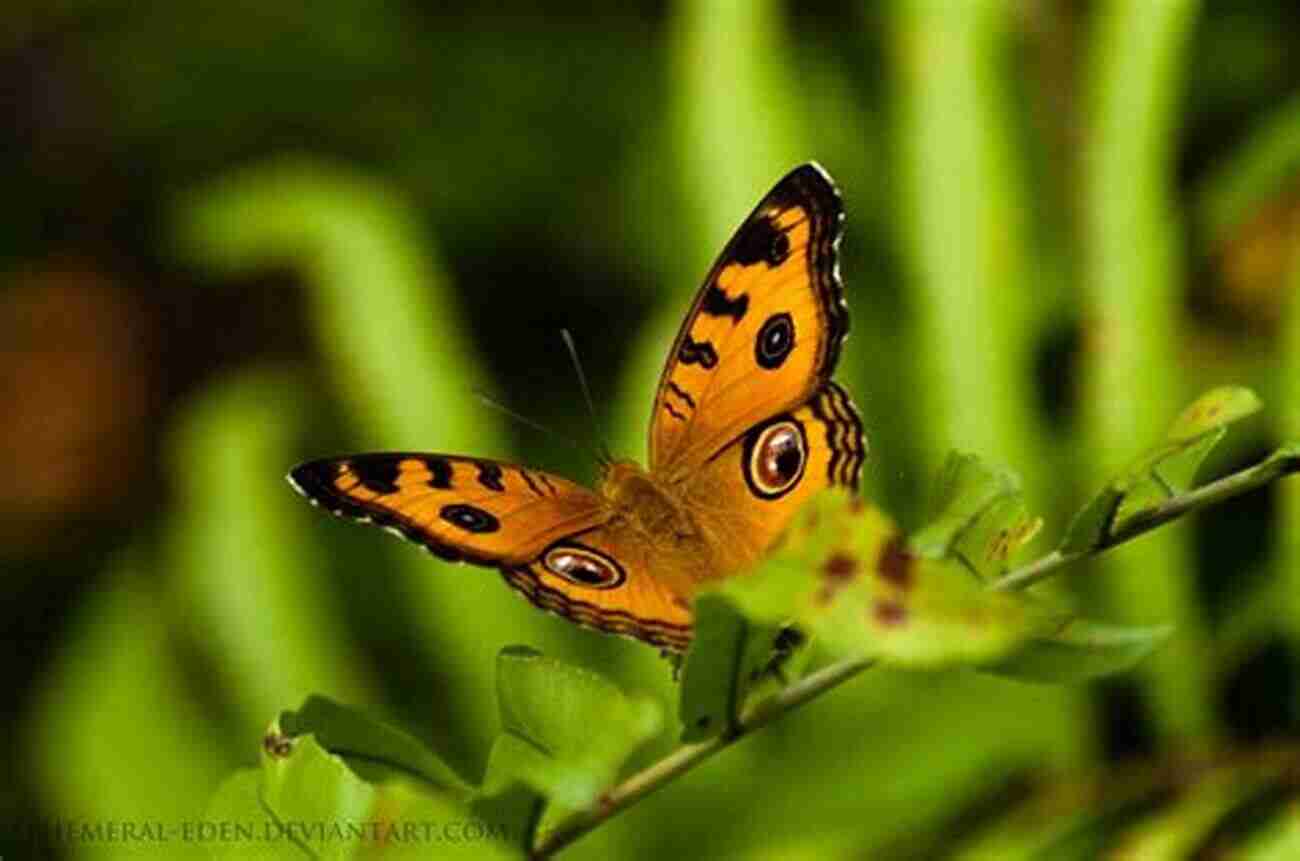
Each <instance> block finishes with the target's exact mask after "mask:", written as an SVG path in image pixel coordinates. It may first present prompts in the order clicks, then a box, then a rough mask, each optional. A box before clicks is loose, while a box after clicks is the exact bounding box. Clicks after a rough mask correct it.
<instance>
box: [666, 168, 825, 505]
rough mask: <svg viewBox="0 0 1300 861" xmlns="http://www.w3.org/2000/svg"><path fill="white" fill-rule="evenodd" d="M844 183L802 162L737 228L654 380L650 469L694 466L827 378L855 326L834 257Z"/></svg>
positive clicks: (670, 475)
mask: <svg viewBox="0 0 1300 861" xmlns="http://www.w3.org/2000/svg"><path fill="white" fill-rule="evenodd" d="M842 221H843V206H842V204H841V202H840V196H839V192H838V191H837V190H836V188H835V186H834V184H832V182H831V180H830V178H829V177H828V176H827V175H826V173H825V172H824V171H823V170H822V169H821V168H820V167H818V166H817V165H815V164H811V163H810V164H805V165H802V166H801V167H798V168H795V169H794V170H793V171H791V172H790V173H789V174H787V175H786V176H785V177H784V178H783V179H782V180H781V181H780V182H778V183H777V184H776V186H775V187H774V188H773V189H772V190H771V191H770V192H768V194H767V196H765V197H764V198H763V199H762V200H761V201H760V202H759V204H758V206H757V207H755V209H754V211H753V212H752V213H751V214H750V215H749V217H748V218H746V219H745V221H744V222H743V223H742V224H741V225H740V227H739V228H738V229H737V230H736V233H735V235H734V236H732V238H731V241H730V242H728V243H727V246H726V248H725V249H723V251H722V254H721V255H720V256H719V257H718V260H717V262H716V263H714V264H713V268H712V269H711V270H710V271H709V275H708V277H707V278H706V279H705V281H704V286H703V287H701V288H700V292H699V294H698V295H697V296H696V299H695V304H694V305H693V306H692V307H691V311H690V313H689V314H688V315H687V317H686V320H685V322H684V323H683V324H682V328H681V331H680V332H678V335H677V340H676V341H675V342H674V344H673V348H672V351H671V352H670V353H669V355H668V362H667V365H666V366H665V367H664V371H663V374H662V375H661V376H660V379H659V388H658V390H657V392H656V394H655V403H654V412H653V414H652V418H651V425H650V469H651V471H652V472H656V473H659V474H662V475H664V476H665V477H666V478H667V479H668V480H669V481H672V480H674V479H676V478H678V477H680V476H681V475H685V474H689V473H690V472H692V471H693V470H694V469H695V468H696V467H698V466H699V465H700V464H702V463H703V462H705V460H706V459H708V458H710V457H712V456H713V455H715V454H716V453H717V452H718V451H719V450H720V449H721V448H722V447H723V446H725V445H727V444H728V443H730V442H732V441H733V440H734V439H736V438H737V437H739V436H740V435H741V434H743V433H744V432H745V431H746V430H748V429H749V428H750V427H752V426H753V425H754V424H756V423H757V422H760V421H763V420H765V419H767V418H768V417H770V416H773V415H776V414H778V413H781V412H782V411H785V410H790V409H793V408H795V407H797V406H799V405H800V404H803V403H806V402H808V401H809V399H810V398H811V397H812V395H813V394H814V393H815V392H816V391H818V390H819V389H820V388H821V386H822V385H823V384H824V383H825V382H826V381H827V380H829V379H830V376H831V373H832V372H833V371H834V369H835V363H836V361H837V360H838V357H839V349H840V343H841V342H842V341H843V340H844V336H845V334H846V333H847V331H848V310H847V308H846V307H845V304H844V299H843V287H842V286H841V284H840V279H839V270H838V264H837V258H836V255H837V246H838V244H839V239H840V227H841V223H842Z"/></svg>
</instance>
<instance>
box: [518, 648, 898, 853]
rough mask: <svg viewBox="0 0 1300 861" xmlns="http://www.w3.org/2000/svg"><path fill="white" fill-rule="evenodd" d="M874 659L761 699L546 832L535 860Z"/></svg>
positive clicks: (836, 667)
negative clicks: (727, 727) (728, 724)
mask: <svg viewBox="0 0 1300 861" xmlns="http://www.w3.org/2000/svg"><path fill="white" fill-rule="evenodd" d="M873 663H875V660H874V659H873V658H864V657H854V658H847V659H845V660H843V661H839V662H837V663H834V664H831V665H829V666H826V667H823V668H822V669H820V670H817V671H816V672H814V673H810V674H809V675H807V676H804V677H803V678H802V679H800V680H799V681H797V682H795V683H794V684H792V685H790V686H789V687H788V688H785V689H784V690H782V691H781V692H780V693H779V694H777V695H775V696H773V697H772V698H770V699H767V700H763V701H761V702H759V703H757V704H756V705H755V706H754V707H753V708H750V709H748V710H747V711H746V712H745V713H744V714H743V715H741V717H740V719H739V720H738V721H736V725H735V727H734V729H732V730H731V731H730V732H726V733H723V734H721V735H718V736H715V737H713V738H711V739H709V740H708V741H702V742H700V743H699V744H689V745H684V746H682V747H679V748H677V749H676V750H674V751H673V752H672V753H670V754H668V755H667V756H665V757H664V758H663V759H661V760H659V761H658V762H656V763H654V764H653V765H650V766H648V767H646V768H645V769H642V770H641V771H639V772H637V773H636V774H634V775H632V776H631V777H629V778H627V779H626V780H624V781H623V782H622V783H619V784H618V785H617V786H614V787H613V788H612V789H610V790H609V791H608V792H606V793H605V794H604V795H602V796H601V797H600V798H599V799H597V801H596V803H595V804H594V805H592V806H591V807H590V808H588V809H587V810H583V811H580V812H578V813H575V814H574V815H573V816H571V817H570V818H568V819H566V820H565V821H563V822H561V823H560V824H559V825H558V826H556V827H555V828H554V829H553V830H551V831H550V832H548V833H547V834H545V835H544V836H543V837H542V839H541V840H539V841H538V843H537V845H536V846H535V847H534V848H533V852H532V856H531V857H532V858H534V859H541V858H549V857H550V856H552V855H554V854H555V853H556V852H558V851H559V850H561V849H563V848H564V847H565V846H568V845H569V844H570V843H572V842H573V841H574V840H577V839H578V838H579V837H581V836H582V835H584V834H586V833H587V832H588V831H590V830H592V829H593V828H595V827H596V826H598V825H600V824H601V823H602V822H604V821H605V820H607V819H609V818H610V817H612V816H614V815H615V814H617V813H619V812H620V811H622V810H623V809H624V808H626V807H629V806H631V805H632V804H635V803H636V802H637V801H640V800H641V799H642V798H644V797H645V796H647V795H649V794H650V793H652V792H654V791H655V790H656V789H658V788H659V787H661V786H663V785H664V784H666V783H668V782H669V781H671V780H673V779H674V778H676V777H678V776H680V775H682V774H685V773H686V772H688V771H690V770H691V769H692V768H694V767H695V766H697V765H699V764H700V763H702V762H704V760H706V759H708V758H709V757H711V756H713V755H714V754H715V753H717V752H718V751H720V750H724V749H725V748H728V747H730V746H731V745H733V744H735V743H736V742H737V741H739V740H740V739H742V738H744V737H745V736H746V735H748V734H750V733H751V732H753V731H754V730H756V729H759V728H761V727H764V726H766V725H767V724H769V723H771V722H772V721H774V720H776V719H777V718H779V717H781V716H782V715H783V714H785V713H786V712H788V711H790V710H792V709H795V708H798V707H799V706H801V705H803V704H804V703H806V702H808V701H809V700H811V699H813V698H815V697H817V696H820V695H821V694H823V693H825V692H826V691H829V690H830V689H831V688H834V687H837V686H839V685H841V684H843V683H844V682H846V681H848V680H849V679H851V678H853V677H854V676H856V675H857V674H858V673H860V672H862V671H863V670H865V669H866V668H867V667H870V666H871V665H872V664H873Z"/></svg>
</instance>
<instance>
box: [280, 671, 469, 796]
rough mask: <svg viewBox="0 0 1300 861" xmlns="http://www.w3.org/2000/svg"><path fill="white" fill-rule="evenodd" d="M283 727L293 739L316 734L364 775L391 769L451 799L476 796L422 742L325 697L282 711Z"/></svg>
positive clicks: (378, 773)
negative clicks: (452, 797)
mask: <svg viewBox="0 0 1300 861" xmlns="http://www.w3.org/2000/svg"><path fill="white" fill-rule="evenodd" d="M279 725H280V728H281V730H282V731H283V732H284V733H285V734H286V735H288V736H291V737H292V736H298V735H305V734H307V733H311V734H312V735H314V736H315V738H316V741H317V742H318V743H319V744H320V745H321V746H322V747H324V748H325V749H326V750H328V751H329V752H331V753H334V754H337V755H339V756H342V757H343V758H344V759H345V760H347V762H348V765H349V766H351V767H352V768H353V770H355V771H356V772H357V773H358V774H361V775H362V776H366V777H369V776H371V774H372V773H373V774H374V775H375V776H383V772H384V771H386V770H392V771H396V772H401V773H405V774H409V775H411V776H413V777H416V778H418V779H420V780H424V781H427V782H428V783H430V784H431V785H432V786H434V787H436V788H437V789H438V790H439V791H441V792H444V793H447V794H450V795H454V796H458V797H461V798H468V797H469V795H470V793H471V788H470V787H469V785H468V784H466V783H465V781H464V780H463V779H462V778H461V777H460V775H458V774H456V772H455V771H453V770H452V769H451V767H450V766H448V765H447V764H446V763H444V762H443V761H442V760H441V759H439V758H438V757H437V756H436V755H435V754H434V753H433V752H432V751H430V750H429V749H428V748H426V747H425V746H424V745H422V744H420V742H418V741H416V740H415V739H413V738H411V737H410V736H409V735H407V734H406V733H404V732H402V731H401V730H399V729H396V728H394V727H391V726H389V725H387V724H384V723H381V722H379V721H377V720H374V719H373V718H371V717H370V716H368V715H366V714H365V713H364V712H361V711H359V710H357V709H354V708H351V707H349V706H343V705H340V704H338V703H336V702H334V701H332V700H330V699H328V698H326V697H322V696H319V695H313V696H310V697H308V698H307V700H306V702H304V703H303V704H302V707H301V708H299V709H298V710H297V711H286V712H282V713H281V715H280V720H279ZM375 769H379V771H374V770H375Z"/></svg>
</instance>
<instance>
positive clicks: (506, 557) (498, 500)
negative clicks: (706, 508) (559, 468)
mask: <svg viewBox="0 0 1300 861" xmlns="http://www.w3.org/2000/svg"><path fill="white" fill-rule="evenodd" d="M289 482H290V483H291V484H292V485H293V486H294V488H295V489H297V490H298V492H299V493H301V494H302V495H303V496H305V497H307V499H308V500H310V501H311V502H312V503H313V504H315V505H319V506H321V507H323V508H325V509H327V510H329V511H331V512H332V513H334V514H336V515H338V516H340V517H346V518H349V519H351V520H357V521H361V522H364V523H371V524H374V525H376V526H379V527H382V528H384V529H387V530H389V531H391V532H394V533H396V534H397V535H399V536H400V537H402V538H406V539H407V540H410V541H413V542H415V543H417V544H420V545H422V546H424V547H425V548H427V549H428V550H430V551H432V552H433V553H435V554H436V555H438V556H440V557H442V558H444V559H448V560H456V561H460V560H463V561H466V562H471V563H473V564H477V565H487V566H491V567H496V568H499V569H500V571H501V573H502V575H503V576H504V577H505V580H506V582H507V583H509V584H510V585H511V586H512V587H514V588H515V589H516V590H518V591H519V592H520V593H521V594H522V595H523V596H524V597H525V598H527V599H528V600H529V601H531V602H532V603H533V604H535V605H537V606H538V607H541V608H542V609H544V610H550V611H552V612H554V613H558V614H559V615H561V616H564V617H565V618H567V619H569V620H571V621H573V622H576V623H578V624H580V625H585V626H587V627H591V628H596V629H598V630H601V631H606V632H609V633H614V634H624V635H627V636H632V637H636V638H638V639H641V640H644V641H646V642H648V643H652V644H654V645H657V646H660V647H662V648H667V649H675V650H681V649H684V648H685V647H686V644H687V643H689V641H690V630H691V614H690V609H689V604H687V603H686V602H685V601H684V600H683V599H682V598H681V597H680V595H679V594H678V591H676V590H674V589H673V588H671V584H670V583H669V582H667V581H665V580H664V579H663V578H662V577H659V576H657V575H652V572H654V571H655V570H656V569H657V568H661V567H662V566H656V565H655V564H654V563H655V560H654V559H653V558H652V557H653V555H654V552H653V550H652V549H651V548H650V547H649V546H648V545H647V544H646V543H645V542H644V540H642V539H641V538H640V536H638V535H635V534H631V533H629V532H627V531H626V528H625V526H624V525H623V524H621V523H620V522H619V521H618V520H617V519H616V518H615V517H614V516H613V512H612V511H611V509H610V508H609V506H608V504H607V503H606V502H605V501H604V500H603V499H601V498H600V497H599V496H597V495H596V494H594V493H592V492H591V491H589V490H587V489H586V488H584V487H582V486H581V485H578V484H575V483H573V482H571V481H568V480H566V479H563V478H560V477H559V476H556V475H551V474H549V473H546V472H542V471H540V470H532V469H525V468H524V467H520V466H515V465H512V464H505V463H499V462H496V461H491V460H483V459H474V458H466V457H456V456H451V455H440V454H418V453H400V452H399V453H381V454H361V455H354V456H351V457H344V458H337V459H326V460H315V461H311V462H308V463H304V464H302V465H301V466H298V467H295V468H294V469H293V470H292V471H290V473H289Z"/></svg>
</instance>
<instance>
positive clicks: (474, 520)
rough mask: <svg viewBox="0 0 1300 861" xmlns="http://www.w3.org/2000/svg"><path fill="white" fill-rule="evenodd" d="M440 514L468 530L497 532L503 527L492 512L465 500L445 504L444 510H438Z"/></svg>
mask: <svg viewBox="0 0 1300 861" xmlns="http://www.w3.org/2000/svg"><path fill="white" fill-rule="evenodd" d="M438 516H439V517H441V518H442V519H443V520H445V521H447V522H448V523H450V524H451V525H452V526H455V527H456V528H457V529H463V530H464V531H466V532H474V533H483V532H496V531H497V530H498V529H500V528H501V521H499V520H497V519H496V517H495V516H493V515H492V513H491V512H488V511H484V510H483V509H481V508H479V507H478V506H477V505H466V504H465V503H463V502H454V503H452V504H450V505H444V506H443V507H442V510H441V511H439V512H438Z"/></svg>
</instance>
